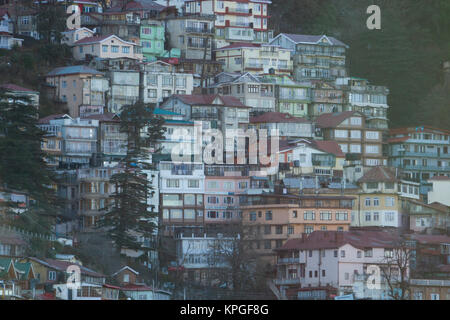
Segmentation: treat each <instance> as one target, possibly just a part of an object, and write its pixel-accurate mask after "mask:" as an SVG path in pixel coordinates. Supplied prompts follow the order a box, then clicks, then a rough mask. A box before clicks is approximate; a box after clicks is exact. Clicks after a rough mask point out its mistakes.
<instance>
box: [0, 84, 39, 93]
mask: <svg viewBox="0 0 450 320" xmlns="http://www.w3.org/2000/svg"><path fill="white" fill-rule="evenodd" d="M0 88H3V89H6V90H9V91H26V92H33V90H31V89H28V88H24V87H21V86H18V85H16V84H14V83H4V84H0Z"/></svg>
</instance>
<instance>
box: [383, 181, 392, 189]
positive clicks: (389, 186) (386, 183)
mask: <svg viewBox="0 0 450 320" xmlns="http://www.w3.org/2000/svg"><path fill="white" fill-rule="evenodd" d="M384 187H385V188H386V189H389V190H393V189H394V183H393V182H385V183H384Z"/></svg>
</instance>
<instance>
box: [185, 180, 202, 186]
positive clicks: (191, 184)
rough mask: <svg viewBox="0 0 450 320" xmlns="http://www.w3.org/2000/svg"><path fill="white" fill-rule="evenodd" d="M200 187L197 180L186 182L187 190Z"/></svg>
mask: <svg viewBox="0 0 450 320" xmlns="http://www.w3.org/2000/svg"><path fill="white" fill-rule="evenodd" d="M199 186H200V181H199V180H189V181H188V188H198V187H199Z"/></svg>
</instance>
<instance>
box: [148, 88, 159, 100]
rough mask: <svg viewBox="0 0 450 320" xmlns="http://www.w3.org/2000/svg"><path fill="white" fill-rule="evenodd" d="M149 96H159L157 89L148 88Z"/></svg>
mask: <svg viewBox="0 0 450 320" xmlns="http://www.w3.org/2000/svg"><path fill="white" fill-rule="evenodd" d="M147 92H148V98H156V97H157V91H156V89H148V91H147Z"/></svg>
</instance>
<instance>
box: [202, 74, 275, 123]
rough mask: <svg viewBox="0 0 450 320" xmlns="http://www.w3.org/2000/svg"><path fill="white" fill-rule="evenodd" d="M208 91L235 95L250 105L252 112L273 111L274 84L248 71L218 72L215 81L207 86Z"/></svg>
mask: <svg viewBox="0 0 450 320" xmlns="http://www.w3.org/2000/svg"><path fill="white" fill-rule="evenodd" d="M209 93H210V94H214V93H216V94H220V95H231V96H233V97H236V98H238V99H239V100H240V101H241V102H242V103H243V104H245V105H246V106H250V107H252V108H251V109H250V112H251V113H252V114H254V113H260V112H273V111H275V86H274V85H273V84H271V83H264V82H263V81H261V78H260V77H258V76H257V75H254V74H251V73H249V72H247V73H244V74H241V73H229V72H221V73H219V74H218V75H217V76H216V77H215V83H214V84H212V85H211V86H210V87H209Z"/></svg>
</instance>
